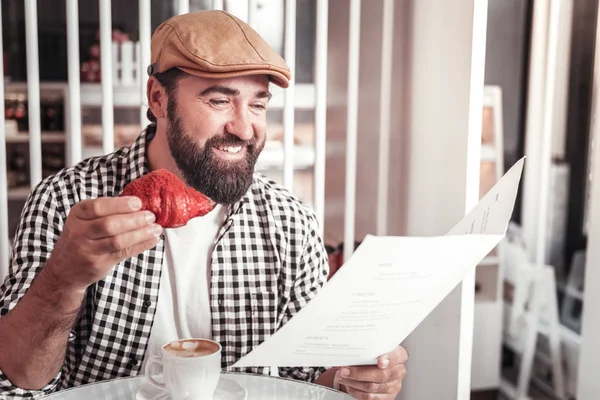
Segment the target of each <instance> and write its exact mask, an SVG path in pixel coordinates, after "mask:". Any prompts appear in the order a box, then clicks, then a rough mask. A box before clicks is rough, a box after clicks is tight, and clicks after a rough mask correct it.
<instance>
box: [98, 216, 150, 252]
mask: <svg viewBox="0 0 600 400" xmlns="http://www.w3.org/2000/svg"><path fill="white" fill-rule="evenodd" d="M161 233H162V227H161V226H160V225H158V224H153V225H151V226H148V227H144V228H141V229H136V230H134V231H130V232H125V233H121V234H118V235H115V236H111V237H107V238H104V239H99V240H96V241H95V242H94V244H95V246H94V247H95V249H94V253H95V254H96V255H101V254H109V253H115V254H117V255H119V254H122V253H128V252H132V251H133V250H129V249H134V248H135V247H136V246H137V245H140V244H142V243H145V242H146V241H152V240H155V241H158V237H159V236H160V234H161ZM136 254H137V253H136ZM118 258H121V257H120V256H119V257H118Z"/></svg>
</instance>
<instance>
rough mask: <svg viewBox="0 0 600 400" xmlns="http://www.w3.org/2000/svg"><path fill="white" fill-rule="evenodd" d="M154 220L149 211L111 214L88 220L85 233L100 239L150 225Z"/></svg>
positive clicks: (91, 237) (92, 237) (89, 236)
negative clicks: (88, 223)
mask: <svg viewBox="0 0 600 400" xmlns="http://www.w3.org/2000/svg"><path fill="white" fill-rule="evenodd" d="M155 220H156V217H155V216H154V214H153V213H152V212H150V211H138V212H135V213H131V214H119V215H111V216H108V217H104V218H99V219H95V220H93V221H90V227H89V229H88V230H87V232H85V234H86V235H87V237H88V238H90V239H102V238H107V237H111V236H116V235H119V234H121V233H125V232H130V231H133V230H136V229H140V228H143V227H145V226H149V225H152V224H153V223H154V221H155Z"/></svg>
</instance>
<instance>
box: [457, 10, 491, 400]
mask: <svg viewBox="0 0 600 400" xmlns="http://www.w3.org/2000/svg"><path fill="white" fill-rule="evenodd" d="M472 12H473V14H472V15H473V17H472V20H471V21H472V23H471V26H472V33H471V68H470V75H471V76H470V84H469V86H470V87H469V89H470V93H469V117H468V118H469V120H468V126H469V128H468V129H469V130H468V133H467V174H466V183H465V208H464V213H465V214H468V213H469V211H471V209H473V207H475V206H476V205H477V203H478V200H479V182H480V175H481V168H480V166H481V126H482V119H483V85H484V75H485V52H486V38H487V35H486V33H487V12H488V2H487V0H478V1H475V2H474V3H473V11H472ZM474 320H475V270H473V272H472V273H470V274H469V275H468V276H467V277H465V279H464V280H463V282H462V284H461V308H460V336H459V337H460V339H459V342H458V343H459V350H458V351H459V352H458V389H457V392H458V393H457V396H456V398H457V399H458V400H468V399H470V398H471V375H472V374H471V364H472V363H471V360H472V357H473V332H474Z"/></svg>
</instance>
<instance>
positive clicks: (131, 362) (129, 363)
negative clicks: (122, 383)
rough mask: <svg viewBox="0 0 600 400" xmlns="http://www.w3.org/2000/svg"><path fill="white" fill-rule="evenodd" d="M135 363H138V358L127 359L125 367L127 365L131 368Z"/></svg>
mask: <svg viewBox="0 0 600 400" xmlns="http://www.w3.org/2000/svg"><path fill="white" fill-rule="evenodd" d="M136 365H138V360H136V359H135V358H132V359H131V360H129V362H128V363H127V367H129V369H132V368H133V367H135V366H136Z"/></svg>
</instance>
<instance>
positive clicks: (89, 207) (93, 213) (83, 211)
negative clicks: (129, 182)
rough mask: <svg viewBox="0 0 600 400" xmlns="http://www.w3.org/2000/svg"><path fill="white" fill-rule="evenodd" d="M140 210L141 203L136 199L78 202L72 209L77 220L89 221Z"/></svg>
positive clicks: (129, 197)
mask: <svg viewBox="0 0 600 400" xmlns="http://www.w3.org/2000/svg"><path fill="white" fill-rule="evenodd" d="M141 208H142V202H141V200H140V199H138V198H137V197H133V196H123V197H100V198H97V199H88V200H82V201H80V202H79V203H77V204H76V206H75V207H74V208H73V211H74V212H75V213H76V216H77V217H78V218H81V219H85V220H91V219H97V218H102V217H108V216H109V215H115V214H127V213H131V212H135V211H139V210H140V209H141Z"/></svg>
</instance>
